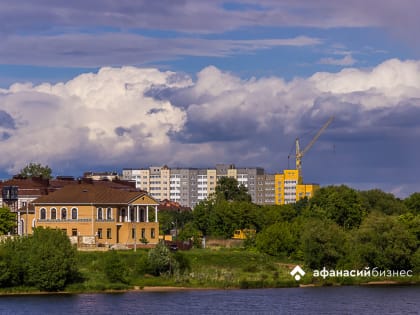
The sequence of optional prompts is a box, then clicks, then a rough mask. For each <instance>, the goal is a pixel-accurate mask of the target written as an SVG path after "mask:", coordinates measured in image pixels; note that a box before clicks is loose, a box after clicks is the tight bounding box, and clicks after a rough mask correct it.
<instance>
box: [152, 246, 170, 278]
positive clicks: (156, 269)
mask: <svg viewBox="0 0 420 315" xmlns="http://www.w3.org/2000/svg"><path fill="white" fill-rule="evenodd" d="M147 261H148V265H149V266H150V269H151V271H152V274H153V275H155V276H160V275H161V274H164V273H167V272H171V252H170V251H169V249H168V247H166V246H165V244H163V243H159V244H157V245H156V247H155V248H152V249H151V250H150V251H149V254H148V256H147Z"/></svg>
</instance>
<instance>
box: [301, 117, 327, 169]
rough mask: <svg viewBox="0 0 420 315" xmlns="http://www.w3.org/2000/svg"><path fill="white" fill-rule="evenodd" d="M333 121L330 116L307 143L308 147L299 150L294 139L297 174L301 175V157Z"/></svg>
mask: <svg viewBox="0 0 420 315" xmlns="http://www.w3.org/2000/svg"><path fill="white" fill-rule="evenodd" d="M333 120H334V116H331V117H330V118H329V119H328V121H327V122H326V123H325V124H324V125H323V126H322V127H321V129H319V130H318V132H317V133H316V135H315V136H314V137H313V138H312V140H311V142H309V143H308V145H307V146H306V147H305V148H304V149H303V150H300V145H299V138H296V142H295V143H296V169H297V170H298V171H299V174H302V173H301V172H302V158H303V156H304V155H305V154H306V153H307V152H308V151H309V149H310V148H311V147H312V146H313V145H314V143H315V142H316V140H318V138H319V136H320V135H321V134H322V133H323V132H324V130H325V129H327V128H328V126H329V125H330V124H331V122H332V121H333Z"/></svg>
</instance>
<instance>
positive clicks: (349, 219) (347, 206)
mask: <svg viewBox="0 0 420 315" xmlns="http://www.w3.org/2000/svg"><path fill="white" fill-rule="evenodd" d="M306 214H307V215H309V216H316V217H319V218H327V219H331V220H333V221H334V222H335V223H337V224H338V225H340V226H342V227H344V228H345V229H352V228H355V227H358V226H359V225H360V223H361V222H362V219H363V218H364V217H365V215H366V210H365V208H364V207H363V203H362V199H361V197H360V195H359V193H358V192H357V191H356V190H354V189H352V188H349V187H347V186H345V185H341V186H328V187H323V188H321V189H320V190H318V191H317V192H316V193H315V195H314V197H313V198H312V199H311V200H310V201H309V212H308V211H307V213H306Z"/></svg>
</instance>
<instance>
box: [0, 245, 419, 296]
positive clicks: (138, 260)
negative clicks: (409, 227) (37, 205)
mask: <svg viewBox="0 0 420 315" xmlns="http://www.w3.org/2000/svg"><path fill="white" fill-rule="evenodd" d="M147 253H148V252H147V250H138V251H137V252H133V251H121V252H116V255H117V256H118V264H117V265H116V266H115V268H116V269H115V271H116V272H117V273H120V272H121V273H123V274H124V275H125V276H124V277H125V279H126V282H125V283H121V282H115V281H112V280H111V279H109V277H108V276H107V273H106V268H105V265H106V263H105V260H106V259H105V258H106V257H107V256H106V255H108V254H109V253H108V254H107V253H103V252H79V253H78V254H77V265H78V269H79V272H80V275H79V279H77V281H75V282H74V283H72V284H70V285H68V286H66V288H65V290H64V292H59V293H60V294H61V293H63V294H76V293H93V292H94V293H98V292H106V293H116V292H126V291H143V292H169V291H180V290H214V289H259V288H285V287H320V286H339V285H364V286H367V285H371V286H373V285H413V284H414V285H418V284H420V277H419V276H418V275H416V274H414V275H413V277H405V278H401V277H400V278H378V277H376V278H374V277H371V278H362V277H358V278H327V279H322V278H319V277H318V278H316V277H313V275H312V273H311V272H310V271H307V270H306V271H307V272H306V275H305V276H304V277H302V279H300V281H296V280H295V279H294V278H293V277H292V276H291V275H290V271H291V270H292V269H293V268H294V267H295V266H296V265H300V266H302V267H304V266H303V264H302V262H301V261H290V260H288V259H286V258H284V259H281V258H275V257H271V256H268V255H265V254H261V253H258V252H253V251H247V250H243V249H223V248H222V249H217V250H210V249H193V250H191V251H185V252H180V253H179V254H180V255H182V257H183V261H184V263H185V264H186V268H185V271H184V272H182V273H181V272H175V273H172V274H170V273H164V274H162V275H160V276H153V275H152V274H150V273H148V270H147V268H146V267H147V266H146V261H147ZM304 269H305V268H304ZM54 293H55V294H56V293H57V292H54ZM0 294H1V295H13V294H44V292H39V291H38V290H36V289H34V288H30V287H15V288H2V289H0Z"/></svg>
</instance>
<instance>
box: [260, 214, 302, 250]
mask: <svg viewBox="0 0 420 315" xmlns="http://www.w3.org/2000/svg"><path fill="white" fill-rule="evenodd" d="M255 244H256V247H257V249H258V250H259V251H261V252H263V253H266V254H269V255H272V256H279V255H286V256H288V255H290V253H291V252H292V251H294V250H295V249H296V247H297V238H296V235H293V229H292V227H291V224H290V223H288V222H278V223H275V224H272V225H270V226H269V227H267V228H266V229H264V230H262V231H261V232H260V233H258V235H257V237H256V240H255Z"/></svg>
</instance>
